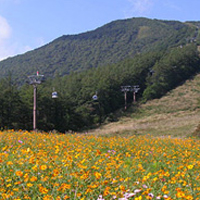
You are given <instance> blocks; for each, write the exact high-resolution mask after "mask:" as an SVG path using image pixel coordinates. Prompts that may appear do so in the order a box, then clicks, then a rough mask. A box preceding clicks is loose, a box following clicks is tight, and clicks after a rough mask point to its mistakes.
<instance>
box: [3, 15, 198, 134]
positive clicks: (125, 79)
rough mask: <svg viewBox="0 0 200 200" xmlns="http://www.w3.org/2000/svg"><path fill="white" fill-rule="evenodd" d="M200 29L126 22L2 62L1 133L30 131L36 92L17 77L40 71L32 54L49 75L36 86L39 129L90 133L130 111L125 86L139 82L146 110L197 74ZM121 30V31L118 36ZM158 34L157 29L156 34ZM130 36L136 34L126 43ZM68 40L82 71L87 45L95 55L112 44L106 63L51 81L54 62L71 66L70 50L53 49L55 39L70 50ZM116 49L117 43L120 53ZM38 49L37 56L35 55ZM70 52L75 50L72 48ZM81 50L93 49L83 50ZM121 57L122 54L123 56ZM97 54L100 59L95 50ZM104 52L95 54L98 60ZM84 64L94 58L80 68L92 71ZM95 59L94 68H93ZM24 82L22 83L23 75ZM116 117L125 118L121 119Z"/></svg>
mask: <svg viewBox="0 0 200 200" xmlns="http://www.w3.org/2000/svg"><path fill="white" fill-rule="evenodd" d="M147 25H148V26H149V27H148V26H147ZM198 26H199V25H198V23H192V22H187V23H180V22H175V21H159V20H150V19H144V18H138V19H135V18H133V19H129V20H121V21H116V22H112V23H110V24H107V25H105V26H103V27H101V28H98V29H97V30H95V31H92V32H88V33H84V34H80V35H76V36H63V37H62V38H58V39H57V40H55V41H53V42H52V43H50V44H48V45H46V46H44V47H41V48H40V49H37V50H34V51H32V52H28V53H26V54H24V55H21V56H17V57H14V58H10V59H7V60H5V61H2V62H0V68H1V67H3V68H2V76H4V75H3V73H4V72H5V71H6V70H7V71H8V75H7V76H5V77H4V78H2V79H1V80H0V94H1V95H0V127H1V128H2V129H7V128H9V129H10V128H14V129H27V130H31V129H32V115H33V87H32V86H30V85H28V84H22V83H20V82H18V80H17V76H18V75H19V74H22V72H21V71H23V73H25V74H26V75H29V74H28V72H29V70H35V72H36V70H37V69H36V68H31V66H32V61H33V60H32V58H31V59H29V58H30V57H29V56H30V55H31V56H33V55H35V56H33V57H34V60H35V61H37V62H36V63H38V64H37V65H35V66H39V65H40V64H41V63H43V67H44V68H42V69H44V70H45V71H46V73H44V75H45V77H46V81H45V82H44V83H42V84H41V85H40V86H38V93H37V127H38V129H41V130H45V131H50V130H54V129H55V130H58V131H60V132H66V131H69V130H72V131H83V130H84V131H87V130H89V129H91V128H94V127H97V126H99V125H101V124H102V123H104V122H113V121H117V120H118V117H119V116H121V115H124V113H126V112H127V111H126V110H123V108H124V93H123V92H122V91H121V86H127V85H130V86H134V85H139V87H140V90H139V93H138V94H137V99H138V100H139V102H140V104H141V105H142V103H145V102H148V101H149V100H152V99H155V98H161V97H162V96H164V95H165V94H166V93H167V92H169V91H171V90H172V89H174V88H176V87H177V86H179V85H180V84H182V83H183V82H184V81H187V80H188V79H190V78H191V77H193V76H194V75H196V74H198V73H199V72H200V57H199V46H198V45H199V30H198ZM118 30H121V31H122V30H123V31H122V32H121V31H119V32H120V33H118ZM149 30H151V31H149ZM155 30H157V31H156V32H154V31H155ZM158 30H159V31H158ZM169 30H170V31H169ZM135 31H136V32H137V34H136V33H135ZM122 33H123V34H122ZM121 34H122V35H123V36H122V35H121ZM130 34H132V37H130V38H129V40H128V41H126V40H127V38H128V35H129V36H130ZM156 34H157V35H156ZM118 36H120V37H118ZM103 37H104V39H103ZM109 37H110V40H111V39H112V40H115V42H114V43H112V44H113V45H112V48H111V47H110V46H109V45H107V42H106V43H105V44H103V41H107V40H108V39H109ZM64 38H65V39H64ZM116 38H117V39H116ZM122 38H124V40H122ZM69 39H70V45H72V44H73V45H72V46H73V47H77V51H76V53H75V54H74V59H75V60H73V61H71V62H72V63H73V64H74V65H76V67H78V66H79V65H78V64H77V63H76V61H77V60H78V59H82V57H81V56H80V55H79V52H81V49H82V48H83V47H86V46H87V45H89V44H90V45H91V46H90V48H91V49H92V50H93V51H95V52H96V48H97V47H98V48H100V46H101V45H102V46H101V47H104V48H106V49H107V50H108V49H109V48H108V47H110V49H109V50H108V52H107V53H106V54H105V56H103V58H105V60H104V61H105V62H103V61H102V62H101V64H99V65H92V66H91V67H89V68H87V67H83V68H82V69H81V68H79V69H78V68H75V67H72V72H70V73H69V74H67V75H66V74H65V73H68V72H67V71H65V72H63V73H61V74H60V73H56V74H55V77H54V78H53V77H51V78H48V76H50V74H51V73H52V74H51V76H53V73H54V72H55V70H53V71H54V72H53V71H51V69H52V68H51V69H50V68H49V66H50V65H49V63H50V62H52V61H53V62H54V61H55V60H56V58H60V57H59V56H61V55H63V56H64V54H65V56H66V57H65V58H66V59H67V61H70V58H72V57H70V56H68V54H67V53H65V52H66V51H65V50H64V49H65V48H62V49H60V47H59V45H58V46H54V44H56V43H54V42H59V41H62V42H61V43H60V45H61V44H62V45H66V44H68V45H69V43H68V42H69ZM65 40H66V41H65ZM86 41H87V42H88V43H87V42H86ZM97 41H100V43H99V45H100V46H98V45H94V44H96V43H93V42H97ZM122 41H123V42H122ZM125 41H126V42H125ZM75 44H76V45H75ZM81 45H82V46H81ZM116 45H119V46H118V47H117V49H116V48H115V47H116ZM53 46H54V47H55V48H53ZM50 47H52V48H50ZM47 49H48V51H47ZM53 49H54V50H55V49H56V51H57V50H59V51H58V52H57V54H56V53H53V54H52V52H54V51H52V50H53ZM67 49H68V46H67ZM83 49H84V48H83ZM136 50H137V53H136V52H135V51H136ZM115 51H116V53H117V54H115V53H114V52H115ZM38 52H39V54H37V53H38ZM47 52H51V54H48V55H49V56H47V57H45V55H47V54H46V53H47ZM67 52H73V51H72V50H71V51H69V50H68V51H67ZM83 52H85V53H86V52H90V51H89V50H88V51H87V50H86V49H84V50H83ZM99 52H100V53H101V54H100V55H103V53H104V51H103V50H102V49H101V50H100V51H99ZM109 52H110V54H109ZM35 53H36V54H35ZM123 53H124V56H122V54H123ZM131 54H132V55H131ZM36 55H37V56H36ZM91 55H93V56H94V55H96V54H93V53H92V54H91ZM100 55H98V56H97V57H98V58H100ZM114 55H115V56H116V55H118V56H117V57H118V60H117V59H114V60H115V61H114V60H112V59H113V56H114ZM43 56H44V57H43ZM17 59H20V61H19V63H20V68H19V67H18V66H19V65H17V64H16V62H15V61H16V60H17ZM45 59H46V60H45ZM86 60H87V61H88V62H89V55H87V56H86V57H85V60H84V59H83V60H82V61H81V62H82V66H84V65H85V66H89V65H87V63H86ZM11 61H12V62H11ZM39 61H40V62H39ZM57 61H58V62H57V64H56V65H51V66H52V67H57V68H56V69H61V68H60V67H59V63H61V62H60V60H59V59H58V60H57ZM92 61H94V59H92ZM92 61H91V62H90V63H93V62H92ZM9 62H10V65H9ZM11 63H12V64H11ZM63 63H64V64H63V66H65V67H66V68H63V69H67V64H66V63H65V62H64V57H63ZM106 63H109V64H106ZM45 64H46V65H45ZM12 66H14V68H12ZM28 66H29V67H28ZM24 67H25V68H24ZM14 70H16V73H15V71H14ZM5 73H7V72H5ZM20 78H21V81H22V80H23V78H22V75H20ZM54 90H56V91H57V92H58V96H59V98H58V99H52V98H51V93H52V92H53V91H54ZM95 94H96V95H97V96H98V99H97V100H94V99H93V98H92V97H93V95H95ZM132 102H133V94H132V93H130V92H128V93H127V105H128V107H129V105H131V104H132ZM137 109H138V107H137V104H136V105H134V110H133V112H134V115H135V114H136V111H137ZM119 111H120V112H119ZM116 112H118V113H120V114H119V115H118V116H117V115H116V114H115V113H116ZM19 113H20V115H19Z"/></svg>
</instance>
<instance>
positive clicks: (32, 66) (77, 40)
mask: <svg viewBox="0 0 200 200" xmlns="http://www.w3.org/2000/svg"><path fill="white" fill-rule="evenodd" d="M198 27H199V22H186V23H182V22H178V21H164V20H157V19H147V18H131V19H126V20H117V21H113V22H111V23H108V24H106V25H104V26H102V27H99V28H97V29H96V30H93V31H89V32H86V33H81V34H78V35H63V36H62V37H59V38H57V39H55V40H54V41H52V42H50V43H49V44H46V45H44V46H42V47H40V48H38V49H35V50H33V51H29V52H27V53H25V54H22V55H17V56H15V57H12V58H8V59H6V60H3V61H1V62H0V71H1V74H0V78H2V77H6V76H7V75H8V74H9V73H10V72H11V74H12V76H13V79H14V80H15V81H17V82H18V83H20V84H23V83H24V81H25V80H26V79H27V76H28V75H31V74H35V72H36V71H37V70H39V71H40V73H41V74H44V75H45V77H54V76H55V75H56V74H60V75H62V76H63V75H66V74H69V73H70V72H74V71H78V72H80V71H84V70H87V69H90V68H97V67H101V66H105V65H108V64H112V63H117V62H119V61H122V60H124V59H126V58H133V57H134V56H135V55H138V54H142V53H147V52H153V51H160V50H167V49H169V48H172V47H176V46H183V45H185V44H187V43H191V42H196V43H198V41H199V30H198Z"/></svg>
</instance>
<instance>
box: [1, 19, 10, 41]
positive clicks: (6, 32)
mask: <svg viewBox="0 0 200 200" xmlns="http://www.w3.org/2000/svg"><path fill="white" fill-rule="evenodd" d="M10 35H11V27H10V25H9V24H8V22H7V20H6V19H5V18H3V17H1V16H0V42H1V41H2V40H4V39H7V38H9V37H10Z"/></svg>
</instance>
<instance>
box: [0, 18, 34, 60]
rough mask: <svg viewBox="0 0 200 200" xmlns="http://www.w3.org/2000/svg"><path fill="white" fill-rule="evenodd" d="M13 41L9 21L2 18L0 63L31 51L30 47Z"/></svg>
mask: <svg viewBox="0 0 200 200" xmlns="http://www.w3.org/2000/svg"><path fill="white" fill-rule="evenodd" d="M13 40H14V39H13V31H12V28H11V26H10V25H9V23H8V22H7V20H6V19H5V18H4V17H2V16H0V61H1V60H4V59H6V58H8V57H11V56H14V55H17V54H22V53H25V52H27V51H30V50H31V49H32V48H31V47H30V46H23V45H22V44H21V43H19V42H18V41H16V40H14V41H13Z"/></svg>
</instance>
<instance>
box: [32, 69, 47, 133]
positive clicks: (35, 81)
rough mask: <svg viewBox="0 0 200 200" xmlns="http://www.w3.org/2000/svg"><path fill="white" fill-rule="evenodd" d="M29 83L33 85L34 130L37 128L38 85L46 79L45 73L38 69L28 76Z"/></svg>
mask: <svg viewBox="0 0 200 200" xmlns="http://www.w3.org/2000/svg"><path fill="white" fill-rule="evenodd" d="M28 79H29V84H30V85H32V86H33V88H34V92H33V130H34V131H35V130H36V112H37V86H38V85H40V84H41V83H42V82H43V81H44V75H40V74H39V72H38V71H37V74H36V75H31V76H28Z"/></svg>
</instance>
